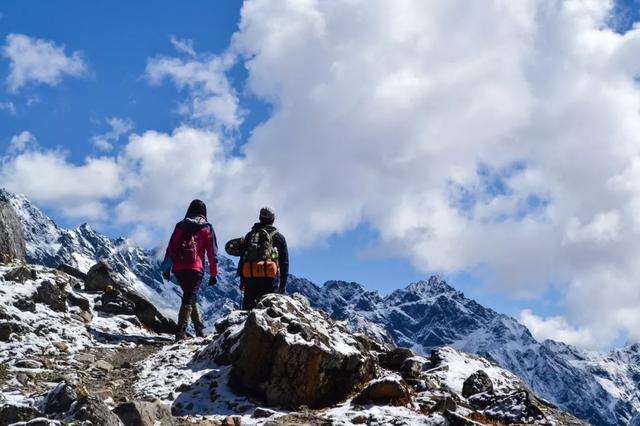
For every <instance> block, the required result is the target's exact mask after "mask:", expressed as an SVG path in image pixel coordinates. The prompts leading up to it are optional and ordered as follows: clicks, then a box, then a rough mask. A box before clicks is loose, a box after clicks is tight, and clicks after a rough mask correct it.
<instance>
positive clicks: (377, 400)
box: [353, 375, 411, 405]
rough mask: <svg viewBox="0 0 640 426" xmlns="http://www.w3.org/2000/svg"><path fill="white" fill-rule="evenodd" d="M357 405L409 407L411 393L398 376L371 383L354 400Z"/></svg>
mask: <svg viewBox="0 0 640 426" xmlns="http://www.w3.org/2000/svg"><path fill="white" fill-rule="evenodd" d="M353 402H354V403H356V404H368V403H373V404H380V405H407V404H409V403H411V393H410V391H409V388H408V387H407V385H406V384H405V383H404V382H403V381H402V379H401V378H400V377H398V376H397V375H393V376H388V377H383V378H381V379H378V380H373V381H371V382H370V383H369V384H368V385H367V387H366V388H364V389H363V390H362V391H361V392H360V393H359V394H358V395H357V396H356V397H355V398H354V399H353Z"/></svg>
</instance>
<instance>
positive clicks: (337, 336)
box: [198, 294, 376, 408]
mask: <svg viewBox="0 0 640 426" xmlns="http://www.w3.org/2000/svg"><path fill="white" fill-rule="evenodd" d="M230 316H231V320H227V321H222V322H221V323H220V324H224V323H225V322H226V323H227V324H228V328H227V329H223V326H221V325H220V324H219V325H218V330H219V331H221V334H220V336H219V337H218V338H217V339H216V340H215V341H214V342H213V343H211V344H210V345H209V346H208V347H207V348H205V349H204V350H203V351H202V352H201V353H200V354H199V355H198V359H202V358H213V359H214V360H215V361H216V362H218V363H221V364H229V363H230V364H231V372H230V378H229V381H230V385H231V387H232V388H234V389H236V390H237V391H240V392H245V393H249V394H252V395H255V396H257V397H259V398H261V399H262V400H264V401H265V402H266V403H267V404H270V405H278V406H283V407H287V408H296V407H299V406H301V405H306V406H308V407H311V408H321V407H326V406H329V405H332V404H334V403H336V402H339V401H341V400H343V399H345V398H346V397H347V396H348V395H350V394H351V393H353V392H354V391H356V390H358V389H359V388H360V387H362V386H363V385H364V384H365V383H366V382H368V381H369V380H370V379H372V378H373V377H374V376H375V374H376V373H375V365H376V361H375V357H374V356H373V355H372V354H370V353H369V352H368V351H367V350H366V349H365V348H364V346H363V345H362V344H361V343H360V342H359V341H358V340H357V339H356V338H355V337H354V336H353V334H351V333H350V332H349V331H348V330H347V328H346V326H345V325H342V324H340V323H336V322H333V321H332V320H330V319H329V317H328V316H327V315H326V314H324V313H322V312H319V311H316V310H314V309H312V308H311V307H310V306H309V302H308V301H307V300H306V299H305V298H304V297H302V296H299V295H294V296H293V297H289V296H282V295H278V294H271V295H268V296H265V297H264V298H263V299H262V300H261V301H260V302H259V303H258V305H257V306H256V308H255V309H254V310H253V311H251V313H249V314H248V315H246V319H244V318H243V316H242V315H241V314H240V315H239V314H237V313H232V314H231V315H230ZM243 319H244V320H243Z"/></svg>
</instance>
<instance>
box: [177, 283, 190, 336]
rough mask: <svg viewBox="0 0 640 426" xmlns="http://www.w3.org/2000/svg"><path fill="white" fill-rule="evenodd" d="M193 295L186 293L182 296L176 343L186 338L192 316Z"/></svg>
mask: <svg viewBox="0 0 640 426" xmlns="http://www.w3.org/2000/svg"><path fill="white" fill-rule="evenodd" d="M191 299H192V297H191V295H190V294H189V293H184V294H183V295H182V303H181V304H180V312H178V331H177V333H176V342H178V341H180V340H184V339H185V338H186V332H187V325H188V324H189V317H190V316H191V310H192V305H191Z"/></svg>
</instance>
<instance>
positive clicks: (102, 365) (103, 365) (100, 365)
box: [91, 359, 113, 371]
mask: <svg viewBox="0 0 640 426" xmlns="http://www.w3.org/2000/svg"><path fill="white" fill-rule="evenodd" d="M91 366H92V367H93V368H97V369H99V370H102V371H111V370H113V365H111V364H109V363H108V362H107V361H105V360H103V359H99V360H98V361H96V362H94V363H93V364H91Z"/></svg>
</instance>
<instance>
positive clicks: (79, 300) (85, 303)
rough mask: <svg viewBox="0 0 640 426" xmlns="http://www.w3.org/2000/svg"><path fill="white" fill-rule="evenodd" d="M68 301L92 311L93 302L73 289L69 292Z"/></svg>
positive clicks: (72, 304) (84, 309)
mask: <svg viewBox="0 0 640 426" xmlns="http://www.w3.org/2000/svg"><path fill="white" fill-rule="evenodd" d="M67 302H69V304H70V305H71V306H77V307H78V308H80V309H82V310H83V311H87V312H89V311H91V302H89V299H87V298H86V297H84V296H81V295H79V294H77V293H74V292H72V291H69V292H67Z"/></svg>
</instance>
